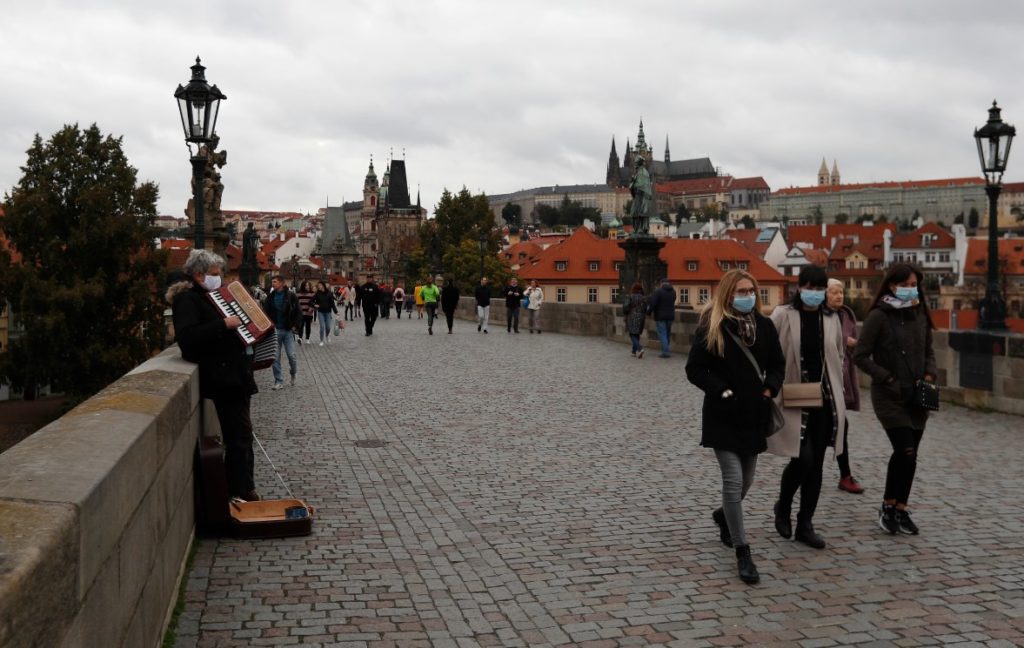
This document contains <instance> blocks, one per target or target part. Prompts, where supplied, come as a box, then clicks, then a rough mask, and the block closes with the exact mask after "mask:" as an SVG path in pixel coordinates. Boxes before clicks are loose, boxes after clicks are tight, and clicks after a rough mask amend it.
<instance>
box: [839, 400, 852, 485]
mask: <svg viewBox="0 0 1024 648" xmlns="http://www.w3.org/2000/svg"><path fill="white" fill-rule="evenodd" d="M846 411H847V412H849V411H850V410H846ZM836 464H838V465H839V476H840V477H849V476H850V475H851V474H852V473H851V472H850V419H846V430H845V432H844V433H843V454H841V455H836Z"/></svg>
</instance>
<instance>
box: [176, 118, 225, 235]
mask: <svg viewBox="0 0 1024 648" xmlns="http://www.w3.org/2000/svg"><path fill="white" fill-rule="evenodd" d="M219 143H220V138H219V137H218V136H216V135H214V136H213V139H212V140H211V141H210V143H209V144H204V145H202V146H200V147H199V157H204V158H206V170H205V171H204V173H203V187H202V188H203V229H205V230H206V232H207V233H208V234H212V235H213V236H212V238H213V245H214V251H215V252H218V253H223V248H224V244H225V242H226V239H227V229H226V227H225V226H224V215H223V214H222V213H221V210H220V202H221V196H222V195H223V194H224V183H223V182H221V179H220V178H221V176H220V170H219V168H220V167H223V166H225V165H226V164H227V163H228V152H227V151H217V150H216V149H217V145H218V144H219ZM192 191H193V195H194V192H195V178H193V179H192ZM193 202H194V200H193V199H192V198H190V199H189V201H188V206H187V207H186V208H185V215H186V216H188V222H189V224H190V225H192V226H195V222H196V214H195V206H194V205H193Z"/></svg>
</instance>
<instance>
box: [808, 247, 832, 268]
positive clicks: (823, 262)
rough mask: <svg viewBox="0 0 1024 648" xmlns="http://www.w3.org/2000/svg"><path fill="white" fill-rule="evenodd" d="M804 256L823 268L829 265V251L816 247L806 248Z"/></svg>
mask: <svg viewBox="0 0 1024 648" xmlns="http://www.w3.org/2000/svg"><path fill="white" fill-rule="evenodd" d="M803 252H804V258H805V259H807V261H809V262H810V263H812V264H813V265H816V266H820V267H822V268H827V267H828V252H826V251H825V250H820V249H816V248H810V249H804V251H803Z"/></svg>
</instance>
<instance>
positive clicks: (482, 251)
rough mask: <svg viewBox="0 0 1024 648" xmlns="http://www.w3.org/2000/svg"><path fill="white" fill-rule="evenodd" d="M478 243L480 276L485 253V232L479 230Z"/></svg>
mask: <svg viewBox="0 0 1024 648" xmlns="http://www.w3.org/2000/svg"><path fill="white" fill-rule="evenodd" d="M477 243H478V244H479V245H480V278H481V279H483V277H484V255H485V254H487V232H485V231H483V230H480V238H479V239H477Z"/></svg>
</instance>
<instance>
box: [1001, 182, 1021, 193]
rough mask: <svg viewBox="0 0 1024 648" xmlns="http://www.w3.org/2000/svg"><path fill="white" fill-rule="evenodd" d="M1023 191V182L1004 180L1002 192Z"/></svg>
mask: <svg viewBox="0 0 1024 648" xmlns="http://www.w3.org/2000/svg"><path fill="white" fill-rule="evenodd" d="M1022 191H1024V182H1004V183H1003V193H1020V192H1022Z"/></svg>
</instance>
